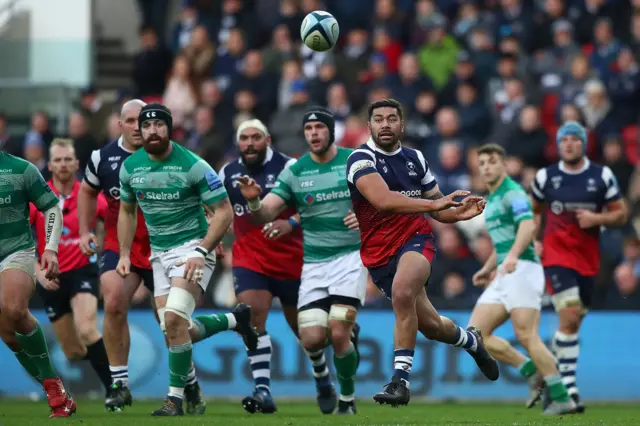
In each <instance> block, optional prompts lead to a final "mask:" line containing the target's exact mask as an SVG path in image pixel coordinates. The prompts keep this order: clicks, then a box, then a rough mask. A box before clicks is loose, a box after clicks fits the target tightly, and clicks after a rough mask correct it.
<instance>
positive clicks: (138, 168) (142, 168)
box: [133, 166, 151, 172]
mask: <svg viewBox="0 0 640 426" xmlns="http://www.w3.org/2000/svg"><path fill="white" fill-rule="evenodd" d="M149 170H151V167H149V166H146V167H136V168H135V169H133V171H134V172H148V171H149Z"/></svg>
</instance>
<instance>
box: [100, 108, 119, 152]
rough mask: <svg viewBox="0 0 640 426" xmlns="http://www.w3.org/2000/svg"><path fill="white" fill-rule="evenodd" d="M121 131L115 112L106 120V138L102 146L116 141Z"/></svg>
mask: <svg viewBox="0 0 640 426" xmlns="http://www.w3.org/2000/svg"><path fill="white" fill-rule="evenodd" d="M121 134H122V131H121V130H120V114H119V113H117V112H113V113H111V115H110V116H109V119H108V120H107V137H106V138H105V139H104V141H103V145H107V144H110V143H112V142H115V141H117V140H118V138H119V137H120V135H121Z"/></svg>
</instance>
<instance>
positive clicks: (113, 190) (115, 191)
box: [109, 186, 120, 200]
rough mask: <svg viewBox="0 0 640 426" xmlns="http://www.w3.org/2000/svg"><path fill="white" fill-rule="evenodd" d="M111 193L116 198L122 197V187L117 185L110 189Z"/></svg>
mask: <svg viewBox="0 0 640 426" xmlns="http://www.w3.org/2000/svg"><path fill="white" fill-rule="evenodd" d="M109 195H111V196H112V197H113V198H115V199H116V200H119V199H120V188H116V187H115V186H114V187H113V188H111V189H110V190H109Z"/></svg>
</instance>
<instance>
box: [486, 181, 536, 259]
mask: <svg viewBox="0 0 640 426" xmlns="http://www.w3.org/2000/svg"><path fill="white" fill-rule="evenodd" d="M484 215H485V221H486V223H487V229H488V230H489V236H491V240H492V241H493V246H494V248H495V249H496V255H497V257H498V265H500V264H501V263H502V262H503V261H504V259H505V258H506V257H507V254H509V250H511V247H512V246H513V244H514V243H515V241H516V234H517V232H518V225H519V224H520V222H522V221H523V220H525V219H533V211H532V209H531V202H530V200H529V196H528V195H527V193H526V192H525V190H524V189H523V188H522V187H521V186H520V185H519V184H518V183H517V182H515V181H514V180H513V179H511V178H510V177H509V176H506V177H505V178H504V181H503V182H502V183H501V184H500V186H499V187H498V188H496V190H495V191H494V192H492V193H491V194H489V197H487V205H486V207H485V209H484ZM519 258H520V259H522V260H530V261H533V262H539V261H540V260H539V259H538V256H537V255H536V252H535V250H534V249H533V242H531V243H530V244H529V246H528V247H527V248H526V249H525V250H524V251H523V252H522V254H520V257H519Z"/></svg>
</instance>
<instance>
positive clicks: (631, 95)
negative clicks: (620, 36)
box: [607, 48, 640, 127]
mask: <svg viewBox="0 0 640 426" xmlns="http://www.w3.org/2000/svg"><path fill="white" fill-rule="evenodd" d="M616 64H617V67H616V68H617V71H615V72H611V74H610V75H609V79H608V82H607V92H608V93H609V97H610V99H611V102H612V103H613V104H614V105H615V106H616V114H617V118H618V121H619V124H620V126H622V127H626V126H629V125H632V124H635V123H636V122H637V121H638V110H639V109H640V68H639V67H638V63H637V62H636V60H635V58H634V57H633V52H632V51H631V49H629V48H623V49H621V50H620V53H619V54H618V59H617V61H616Z"/></svg>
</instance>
